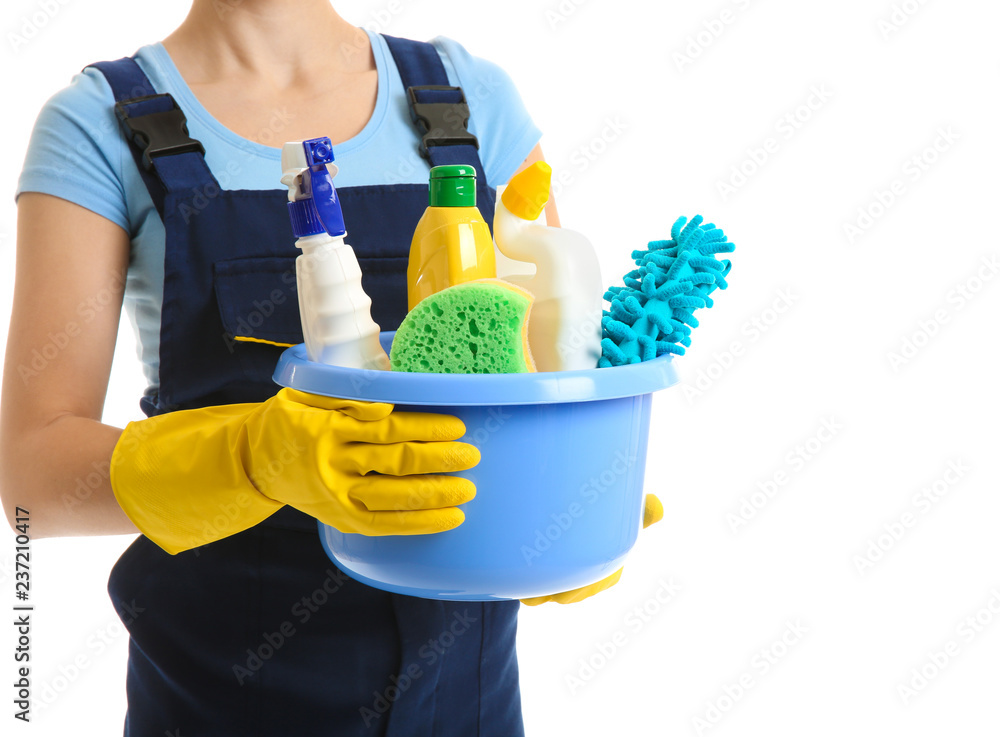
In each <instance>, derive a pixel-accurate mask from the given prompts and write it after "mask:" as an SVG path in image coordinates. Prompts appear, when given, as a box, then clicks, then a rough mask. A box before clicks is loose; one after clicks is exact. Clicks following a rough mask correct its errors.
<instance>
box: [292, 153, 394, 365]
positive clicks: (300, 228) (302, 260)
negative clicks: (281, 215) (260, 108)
mask: <svg viewBox="0 0 1000 737" xmlns="http://www.w3.org/2000/svg"><path fill="white" fill-rule="evenodd" d="M281 168H282V171H283V175H282V177H281V181H282V183H283V184H285V185H287V186H288V200H289V202H288V212H289V215H290V216H291V219H292V232H293V233H294V235H295V237H296V239H297V240H296V241H295V245H296V246H297V247H298V248H300V249H302V255H301V256H299V257H298V258H297V259H295V275H296V285H297V288H298V293H299V313H300V315H301V318H302V335H303V337H304V338H305V344H306V353H307V355H308V357H309V360H310V361H317V362H319V363H327V364H332V365H334V366H345V367H348V368H359V369H380V370H384V371H388V370H389V357H388V356H387V355H386V353H385V350H384V349H383V348H382V345H381V344H380V343H379V339H378V337H379V326H378V325H377V324H376V323H375V321H374V320H372V316H371V305H372V301H371V298H370V297H369V296H368V295H367V294H365V291H364V289H362V287H361V267H360V266H359V265H358V259H357V257H356V256H355V255H354V249H353V248H351V247H350V246H349V245H348V244H347V243H345V242H344V237H345V236H346V235H347V229H346V228H345V227H344V215H343V213H342V211H341V209H340V200H339V199H338V198H337V190H336V189H335V188H334V186H333V177H334V175H336V173H337V167H336V165H335V164H334V163H333V146H332V144H331V142H330V139H329V138H312V139H310V140H308V141H292V142H290V143H286V144H285V145H284V147H283V148H282V149H281Z"/></svg>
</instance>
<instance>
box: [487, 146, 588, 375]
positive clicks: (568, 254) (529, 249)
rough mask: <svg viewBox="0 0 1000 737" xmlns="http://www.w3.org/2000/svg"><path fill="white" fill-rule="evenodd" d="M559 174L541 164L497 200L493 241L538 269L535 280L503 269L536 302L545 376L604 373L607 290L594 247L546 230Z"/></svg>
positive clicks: (534, 337)
mask: <svg viewBox="0 0 1000 737" xmlns="http://www.w3.org/2000/svg"><path fill="white" fill-rule="evenodd" d="M551 183H552V168H551V167H550V166H549V165H548V164H546V163H545V162H544V161H539V162H536V163H534V164H532V165H531V166H529V167H528V168H527V169H525V170H524V171H522V172H521V173H520V174H517V175H515V176H514V177H512V178H511V180H510V182H508V184H507V187H506V188H505V189H504V190H503V193H502V194H501V196H500V197H499V198H497V204H496V213H495V214H494V216H493V235H494V237H495V238H496V244H497V248H498V249H499V250H500V253H502V254H503V255H504V256H506V257H507V258H509V259H513V261H515V262H528V263H533V264H534V265H535V273H534V274H533V275H529V274H523V273H514V271H513V269H514V268H515V267H517V266H519V264H510V265H508V264H506V263H503V262H502V261H501V260H500V259H498V260H497V269H498V273H499V271H500V270H501V265H503V266H504V269H503V270H504V272H505V273H504V274H501V277H502V278H503V279H504V280H505V281H509V282H511V283H512V284H516V285H517V286H519V287H522V288H524V289H527V290H528V291H529V292H531V293H532V294H533V295H534V296H535V302H534V304H533V305H532V307H531V316H530V317H529V319H528V343H529V345H530V347H531V355H532V356H533V357H534V359H535V365H536V367H537V368H538V370H539V371H575V370H577V369H592V368H596V367H597V361H598V359H599V358H600V357H601V335H602V331H601V317H602V316H603V307H604V298H603V295H604V291H605V287H604V282H603V281H602V279H601V265H600V262H599V261H598V258H597V253H596V252H595V251H594V247H593V246H592V245H591V243H590V241H589V240H587V238H586V237H585V236H584V235H582V234H581V233H577V232H576V231H573V230H567V229H565V228H553V227H548V226H546V225H543V224H541V223H540V222H538V220H539V217H540V216H541V213H542V210H543V209H544V208H545V204H546V203H547V202H548V200H549V189H550V186H551Z"/></svg>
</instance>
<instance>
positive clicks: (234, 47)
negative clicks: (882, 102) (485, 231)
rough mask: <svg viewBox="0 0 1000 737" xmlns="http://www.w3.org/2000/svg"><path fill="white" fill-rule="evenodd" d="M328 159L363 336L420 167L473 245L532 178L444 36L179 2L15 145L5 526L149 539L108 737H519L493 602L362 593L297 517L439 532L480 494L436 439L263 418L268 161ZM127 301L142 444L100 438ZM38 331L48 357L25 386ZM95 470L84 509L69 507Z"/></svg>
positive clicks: (502, 611) (284, 307) (287, 407)
mask: <svg viewBox="0 0 1000 737" xmlns="http://www.w3.org/2000/svg"><path fill="white" fill-rule="evenodd" d="M427 86H434V87H451V88H452V89H447V90H443V91H442V90H440V89H435V90H426V89H421V88H424V87H427ZM457 87H461V88H463V89H464V90H465V93H464V94H465V97H466V98H467V99H468V105H469V109H470V110H471V120H470V121H469V125H468V127H469V131H470V133H471V134H473V135H475V137H476V139H478V140H475V139H473V138H472V137H471V136H470V134H468V133H466V132H465V131H464V126H462V118H463V115H462V114H461V99H462V93H461V92H460V91H459V90H458V89H454V88H457ZM407 90H409V91H410V94H411V96H412V98H413V101H414V102H415V103H416V105H417V107H416V108H415V110H414V113H415V114H417V115H418V116H419V115H423V116H425V117H426V118H427V120H428V121H429V123H430V124H431V125H430V128H431V129H432V130H430V131H428V130H427V127H428V126H427V125H424V126H418V125H417V124H415V123H414V121H413V119H411V110H410V107H409V106H408V103H407V99H408V98H407V95H406V93H407ZM116 103H117V104H116ZM455 120H457V121H458V122H457V123H455V122H454V121H455ZM185 121H186V127H185ZM447 121H451V122H447ZM442 123H444V124H445V127H446V128H447V129H448V130H447V133H446V135H444V137H443V138H442V134H441V132H440V130H437V125H441V124H442ZM323 135H326V136H329V137H330V138H331V139H332V141H333V142H334V144H335V145H334V152H335V155H336V158H337V163H338V165H339V167H340V174H339V175H338V177H337V181H336V184H337V187H338V191H339V193H340V196H341V201H342V203H343V208H344V212H345V216H346V220H347V227H348V230H349V233H350V235H349V237H348V241H349V242H350V243H351V244H352V245H353V246H354V248H355V250H356V252H357V254H358V257H359V261H360V263H361V266H362V270H363V271H364V273H365V278H364V286H365V289H366V291H367V292H368V294H369V295H370V296H371V297H372V300H373V317H374V318H375V320H376V322H378V323H379V324H380V325H381V327H382V329H383V330H391V329H395V327H396V326H397V325H398V324H399V322H400V320H401V319H402V317H403V316H404V314H405V309H406V307H405V305H406V301H405V300H406V295H405V269H406V256H407V251H408V245H409V234H410V233H412V229H413V227H414V226H415V224H416V220H417V219H418V218H419V215H420V213H421V212H422V210H423V207H424V206H425V204H426V196H427V195H426V192H427V190H426V181H427V172H428V169H429V167H430V165H431V164H441V163H466V164H474V165H475V166H476V168H477V171H478V173H479V206H480V209H481V210H482V212H483V215H484V216H485V217H486V218H488V219H492V213H493V198H494V196H495V192H494V188H495V187H496V186H497V185H498V184H501V183H503V182H505V181H506V180H507V179H508V178H509V177H510V176H511V175H513V174H514V173H515V172H516V171H518V170H520V169H521V168H523V167H525V166H527V165H529V164H530V163H532V162H534V161H537V160H540V159H541V158H542V153H541V149H540V148H539V146H538V140H539V137H540V133H539V131H538V129H537V128H536V127H535V126H534V125H533V123H532V122H531V120H530V118H529V117H528V115H527V113H526V112H525V110H524V108H523V105H522V104H521V101H520V98H519V96H518V95H517V92H516V90H515V89H514V88H513V86H512V84H511V82H510V80H509V78H508V77H507V76H506V75H505V74H504V73H503V72H502V71H501V70H500V69H499V68H497V67H496V66H494V65H492V64H490V63H488V62H484V61H482V60H480V59H476V58H474V57H472V56H470V55H469V54H468V53H467V52H465V50H464V49H463V48H462V47H461V46H460V45H458V44H457V43H455V42H452V41H449V40H447V39H440V40H438V41H437V42H436V43H435V45H434V46H432V45H430V44H418V43H414V42H409V41H405V40H402V39H392V38H390V37H382V36H379V35H378V34H373V33H368V32H366V31H363V30H361V29H358V28H355V27H353V26H351V25H350V24H348V23H347V22H346V21H344V20H343V19H342V18H340V17H339V15H338V14H337V13H336V12H335V10H334V9H333V8H332V7H331V6H330V4H329V3H328V2H327V0H299V1H298V2H296V3H291V2H287V1H286V0H244V1H243V2H241V3H239V4H238V5H220V4H219V3H217V2H213V0H194V3H193V5H192V8H191V11H190V14H189V15H188V17H187V19H186V20H185V21H184V23H183V24H182V25H181V26H180V27H179V28H178V29H177V30H176V31H175V32H174V33H172V34H171V35H170V36H168V37H167V38H166V39H164V41H163V42H162V43H161V44H154V45H151V46H145V47H143V48H141V49H140V50H139V51H138V52H137V54H136V56H135V57H134V61H133V60H119V61H118V62H112V63H102V64H98V65H96V66H92V67H89V68H88V69H86V70H85V71H84V72H83V73H82V74H81V75H78V77H76V78H75V79H74V82H73V84H72V85H71V86H70V87H68V88H67V89H65V90H63V91H62V92H60V93H58V94H57V95H56V96H54V97H53V98H52V99H51V100H50V101H49V102H48V103H47V105H46V106H45V108H44V109H43V111H42V113H41V115H40V116H39V119H38V122H37V123H36V127H35V131H34V134H33V137H32V141H31V145H30V147H29V151H28V155H27V158H26V162H25V168H24V171H23V173H22V177H21V180H20V183H19V188H18V193H19V198H18V213H19V215H18V218H19V219H18V255H17V276H16V288H15V296H14V308H13V314H12V319H11V330H10V337H9V340H8V347H7V359H6V371H5V373H4V387H3V403H2V406H3V413H2V427H0V430H2V442H0V452H2V468H3V472H2V473H3V476H2V479H0V480H2V488H3V502H4V507H5V509H6V511H7V514H8V518H10V519H12V518H13V516H14V510H15V507H16V506H18V505H19V506H22V507H27V508H29V509H30V510H31V524H32V531H33V533H34V534H35V535H36V536H38V537H45V536H70V535H95V534H96V535H100V534H124V533H130V532H136V531H137V530H138V531H141V532H143V533H144V534H143V535H142V536H140V537H139V538H137V540H136V541H135V543H134V544H133V545H132V546H131V547H130V548H129V549H128V550H127V551H126V552H125V553H124V554H123V556H122V558H121V559H120V560H119V561H118V563H117V564H116V566H115V568H114V570H113V572H112V575H111V579H110V583H109V592H110V594H111V596H112V599H113V601H114V603H115V606H116V608H117V609H118V612H119V615H120V616H121V617H122V619H123V621H124V622H125V624H126V626H127V627H128V629H129V632H130V636H131V640H130V650H129V672H128V681H127V689H128V700H129V709H128V715H127V719H126V726H125V732H126V734H129V735H157V736H160V735H163V734H165V733H169V734H176V733H179V734H195V735H231V734H246V735H272V734H289V733H317V732H323V733H330V734H337V735H373V734H391V735H403V734H421V735H426V734H435V735H437V734H441V735H451V734H455V735H472V734H483V735H487V734H497V735H516V734H520V733H522V732H523V728H522V725H521V715H520V700H519V691H518V680H517V663H516V657H515V652H514V640H515V628H516V617H517V607H518V603H517V602H498V603H486V604H480V603H463V602H459V603H448V602H439V601H429V600H422V599H416V598H412V597H405V596H399V595H394V594H389V593H386V592H382V591H378V590H375V589H372V588H369V587H367V586H364V585H362V584H360V583H357V582H355V581H353V580H351V579H349V578H347V577H346V576H344V575H343V573H341V572H340V571H338V570H337V569H336V568H335V567H334V566H333V565H332V564H331V563H330V561H329V560H328V559H327V558H326V556H325V555H324V553H323V551H322V549H321V548H320V545H319V542H318V539H317V535H316V528H315V519H314V518H319V519H321V520H323V521H325V522H327V523H329V524H332V525H334V526H336V527H338V529H343V530H345V531H357V532H362V533H364V534H433V533H434V532H436V531H441V530H447V529H451V528H452V527H455V526H457V525H458V524H461V522H462V519H463V515H462V512H461V510H460V509H458V508H457V507H458V505H460V504H462V503H463V502H465V501H468V500H469V499H471V498H472V496H473V495H474V493H475V489H474V488H473V487H472V485H471V483H470V482H467V481H465V480H463V479H460V478H458V477H451V476H440V475H438V474H440V473H441V472H444V471H453V470H459V469H462V468H469V467H471V466H474V465H475V463H476V462H477V461H478V451H477V450H476V449H475V448H474V447H473V446H470V445H466V444H464V443H459V442H456V441H457V439H458V438H460V437H461V436H462V434H463V433H464V427H463V426H462V423H461V422H460V421H458V420H457V419H456V418H453V417H448V416H440V415H422V414H419V413H401V412H392V411H391V410H392V407H391V406H390V405H385V404H364V403H359V402H347V401H338V400H325V399H323V398H320V397H314V396H310V395H307V394H302V393H300V392H291V391H289V390H282V392H280V393H278V394H277V395H275V392H276V390H277V388H278V387H277V386H275V385H274V384H273V382H272V381H271V379H270V375H271V371H272V370H273V367H274V364H275V361H276V359H277V356H278V355H279V354H280V352H281V350H282V347H281V346H282V345H285V344H289V343H296V342H300V341H301V332H300V330H299V326H298V312H297V303H296V298H295V294H294V291H293V289H294V280H293V279H292V280H290V279H289V275H291V274H294V267H293V265H292V262H293V259H294V257H295V255H296V252H295V249H294V246H293V245H292V238H291V232H290V229H289V226H288V220H287V218H288V215H287V211H286V209H285V204H284V202H285V195H284V191H283V189H281V188H279V185H278V179H279V177H280V175H281V172H280V166H279V158H280V157H279V154H280V149H279V148H278V147H280V145H281V143H282V142H283V141H285V140H302V139H306V138H312V137H317V136H323ZM477 143H478V150H477ZM421 152H423V153H421ZM547 217H548V220H549V222H550V223H554V222H556V221H557V214H556V211H555V208H554V206H553V205H552V204H551V203H550V205H549V207H548V208H547ZM109 297H110V298H109ZM123 302H124V305H125V307H126V311H127V313H128V315H129V317H130V319H131V321H132V324H133V327H134V329H135V331H136V335H137V341H138V344H139V351H140V359H141V360H142V363H143V369H144V371H145V374H146V377H147V380H148V383H149V389H148V390H147V392H146V393H145V395H144V396H143V398H142V401H141V406H142V409H143V411H144V412H145V413H146V414H147V415H148V416H149V419H146V420H143V421H140V422H134V423H130V424H129V425H128V426H127V428H125V430H124V431H123V430H121V429H118V428H115V427H110V426H108V425H104V424H102V423H101V422H100V418H101V413H102V407H103V402H104V397H105V393H106V390H107V383H108V375H109V370H110V365H111V359H112V354H113V349H114V345H115V340H116V331H117V326H118V323H119V310H120V306H121V304H122V303H123ZM248 326H250V327H248ZM45 335H48V336H50V337H51V336H57V337H58V336H66V339H65V340H63V339H62V338H60V339H59V340H58V341H57V343H58V347H59V350H58V352H57V354H56V355H54V356H53V357H52V358H51V359H47V363H46V365H44V366H39V365H38V364H37V363H36V364H34V365H33V364H32V363H31V356H32V355H33V351H34V350H35V349H36V348H37V347H38V338H37V336H45ZM47 355H52V354H51V352H50V353H48V354H47ZM95 467H98V468H102V469H105V470H107V473H105V474H104V475H103V480H102V483H100V484H99V485H97V486H96V488H93V490H92V492H91V493H90V494H89V495H88V496H87V497H86V498H85V499H75V500H74V501H73V502H72V503H67V501H66V499H67V496H66V494H65V491H66V490H67V489H72V488H75V487H76V483H75V480H76V479H79V478H82V477H85V476H87V475H88V474H92V472H93V470H94V468H95ZM370 470H377V471H380V472H381V473H380V474H374V475H367V476H366V472H367V471H370ZM612 579H613V580H617V577H612ZM613 580H609V581H608V582H604V583H602V584H601V585H595V587H589V588H588V589H587V590H586V591H582V592H571V595H570V596H568V597H563V598H561V599H560V600H563V601H565V600H577V599H579V598H582V597H583V596H585V595H588V594H590V593H593V592H594V591H596V590H599V589H600V588H604V587H606V586H607V585H610V583H613ZM533 603H537V602H533Z"/></svg>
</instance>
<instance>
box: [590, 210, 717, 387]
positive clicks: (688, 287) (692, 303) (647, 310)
mask: <svg viewBox="0 0 1000 737" xmlns="http://www.w3.org/2000/svg"><path fill="white" fill-rule="evenodd" d="M702 220H703V218H702V217H701V215H696V216H695V217H694V218H692V220H691V222H688V219H687V218H686V217H680V218H678V219H677V222H675V223H674V226H673V228H671V229H670V237H671V240H669V241H651V242H650V243H649V247H648V249H647V250H644V251H633V252H632V258H633V259H635V264H636V266H638V267H639V268H637V269H633V270H632V271H630V272H629V273H627V274H626V275H625V286H624V287H609V288H608V291H607V292H605V293H604V299H606V300H607V301H608V302H610V303H611V309H610V310H606V311H605V312H604V318H603V319H602V320H601V325H602V327H603V328H604V338H603V340H601V352H602V355H601V358H600V360H599V361H598V363H597V365H598V366H599V367H601V368H605V367H607V366H622V365H624V364H628V363H639V362H641V361H649V360H652V359H653V358H656V357H657V356H662V355H663V354H664V353H676V354H678V355H684V346H689V345H691V329H692V328H696V327H698V320H697V318H695V316H694V314H693V313H694V311H695V310H697V309H698V308H700V307H711V306H712V305H713V304H714V302H713V301H712V299H711V298H710V297H709V296H708V295H709V294H711V293H712V292H714V291H715V290H716V289H717V288H718V289H725V288H726V287H727V286H728V284H727V283H726V279H725V277H726V275H727V274H728V273H729V270H730V269H731V268H732V263H731V262H730V261H729V260H728V259H726V260H723V261H719V260H718V259H717V258H716V257H715V254H717V253H732V251H733V250H734V249H735V248H736V246H735V244H733V243H730V242H729V241H727V240H726V234H725V233H723V232H722V230H721V229H720V228H716V227H715V225H713V224H712V223H709V224H707V225H702Z"/></svg>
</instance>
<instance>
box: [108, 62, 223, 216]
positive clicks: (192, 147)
mask: <svg viewBox="0 0 1000 737" xmlns="http://www.w3.org/2000/svg"><path fill="white" fill-rule="evenodd" d="M90 66H92V67H94V68H95V69H97V70H98V71H99V72H101V74H103V75H104V77H105V79H107V80H108V84H109V85H110V86H111V91H112V93H113V94H114V98H115V115H116V116H117V118H118V120H119V121H120V122H121V125H122V132H123V133H124V135H125V138H126V140H127V141H128V143H129V149H130V150H131V151H132V157H133V158H134V159H135V163H136V166H137V167H138V168H139V174H140V175H141V176H142V180H143V182H144V183H145V185H146V189H148V190H149V195H150V197H151V198H152V200H153V205H155V207H156V211H157V212H158V213H159V214H160V218H161V219H162V218H163V215H164V200H165V198H166V195H167V193H177V194H181V195H190V194H191V193H192V192H205V191H206V188H208V191H209V193H211V191H213V190H212V189H211V188H213V187H214V188H215V189H216V190H217V189H218V186H219V185H218V182H216V180H215V177H214V176H213V175H212V172H211V171H210V170H209V168H208V165H207V164H206V163H205V148H204V147H203V146H202V145H201V142H199V141H197V140H195V139H193V138H191V136H189V135H188V130H187V118H186V117H185V116H184V113H183V111H181V109H180V108H179V107H178V106H177V103H176V102H175V101H174V98H173V96H172V95H170V94H167V93H163V94H157V92H156V90H154V89H153V85H152V83H151V82H150V81H149V78H148V77H147V76H146V74H145V73H144V72H143V71H142V69H141V68H140V67H139V65H138V64H137V63H136V61H135V59H134V58H133V57H125V58H123V59H118V60H117V61H101V62H97V63H96V64H91V65H90Z"/></svg>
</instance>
